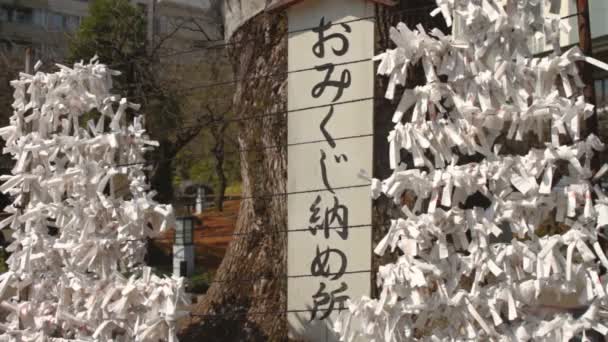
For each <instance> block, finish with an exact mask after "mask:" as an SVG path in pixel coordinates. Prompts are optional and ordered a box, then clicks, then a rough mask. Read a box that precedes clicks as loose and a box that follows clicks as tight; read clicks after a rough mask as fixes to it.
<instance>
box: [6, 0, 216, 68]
mask: <svg viewBox="0 0 608 342" xmlns="http://www.w3.org/2000/svg"><path fill="white" fill-rule="evenodd" d="M132 2H133V3H135V4H137V6H139V7H140V8H141V9H142V11H144V12H145V13H146V17H147V18H148V37H149V39H150V40H151V41H156V42H158V41H160V40H161V39H162V41H163V48H164V49H168V50H184V49H188V48H192V47H195V46H199V45H200V44H201V41H206V40H218V39H221V38H222V33H221V31H222V30H221V24H220V23H219V22H218V20H217V19H215V18H217V17H218V15H217V14H216V13H215V12H216V11H217V8H215V7H214V6H211V5H210V4H209V1H207V0H201V1H184V0H161V1H159V2H156V1H155V0H133V1H132ZM89 4H90V1H87V0H46V1H41V0H0V51H2V52H7V51H17V50H21V49H22V48H24V47H31V48H33V52H34V58H35V59H43V60H45V61H62V60H63V59H64V58H65V56H66V54H67V51H68V42H69V36H70V35H71V34H73V33H74V32H75V31H76V30H77V29H78V27H79V25H80V23H81V22H82V19H83V18H84V17H86V16H87V15H88V14H89ZM167 35H170V39H163V38H164V36H167ZM176 60H177V61H179V62H184V61H188V59H187V58H186V59H176Z"/></svg>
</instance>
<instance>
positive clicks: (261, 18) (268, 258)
mask: <svg viewBox="0 0 608 342" xmlns="http://www.w3.org/2000/svg"><path fill="white" fill-rule="evenodd" d="M286 26H287V25H286V19H285V17H284V16H283V15H276V14H273V15H267V14H260V15H258V16H257V17H255V18H253V19H252V20H250V21H249V22H248V23H247V24H245V25H244V26H243V27H242V28H240V29H239V31H238V32H237V33H236V34H235V35H234V36H233V38H232V40H233V41H234V42H240V43H238V44H235V45H234V48H233V49H232V51H231V54H232V56H233V64H234V69H235V73H234V77H235V78H236V79H239V80H244V81H242V82H239V83H238V84H237V87H236V92H235V95H234V106H233V109H234V111H235V113H236V116H237V117H238V118H242V119H244V120H243V121H241V122H240V125H241V127H240V129H239V137H238V139H239V145H240V146H239V147H240V149H241V150H242V151H243V152H241V175H242V178H243V193H242V195H243V200H242V202H241V207H240V210H239V217H238V220H237V226H236V231H235V233H236V234H237V235H236V236H235V237H234V238H233V241H232V242H231V244H230V246H229V248H228V251H227V253H226V255H225V257H224V260H223V261H222V264H221V265H220V267H219V269H218V271H217V273H216V277H215V281H214V283H213V284H212V286H211V287H210V288H209V290H208V292H207V294H206V295H205V296H204V297H203V298H202V301H201V302H200V303H199V304H198V305H197V306H196V307H195V308H194V310H193V314H194V317H193V319H192V324H191V325H190V328H188V329H186V331H185V332H184V340H193V341H194V340H205V341H283V340H286V336H287V327H286V320H285V314H284V313H283V312H285V310H286V297H285V296H286V278H285V274H286V269H285V265H286V262H285V258H286V241H287V237H286V234H285V233H283V232H281V231H284V230H286V225H287V204H286V203H287V201H286V198H285V196H280V195H278V196H277V195H272V194H281V193H285V191H286V180H287V149H286V147H283V148H272V149H260V148H261V147H263V146H285V145H286V142H287V120H286V114H285V113H280V112H283V111H285V109H286V99H287V96H286V79H285V75H280V76H277V77H258V76H260V75H268V74H276V73H277V72H278V71H284V70H286V68H287V63H286V62H287V58H286V53H287V37H286V34H285V32H286ZM277 112H279V113H277ZM252 196H253V197H254V198H251V197H252ZM277 231H279V232H277ZM240 234H245V235H240Z"/></svg>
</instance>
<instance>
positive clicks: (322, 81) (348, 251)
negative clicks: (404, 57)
mask: <svg viewBox="0 0 608 342" xmlns="http://www.w3.org/2000/svg"><path fill="white" fill-rule="evenodd" d="M373 15H374V5H373V4H372V3H370V2H366V1H364V0H331V1H327V0H312V1H304V2H300V3H298V4H296V5H293V6H292V7H290V8H289V9H288V21H289V32H294V33H290V35H289V40H288V46H289V47H288V70H289V71H290V73H289V75H288V109H289V117H288V143H289V147H288V186H287V187H288V192H289V193H290V195H289V196H288V213H289V214H288V215H289V217H288V222H289V224H288V226H289V230H290V232H289V236H288V295H287V296H288V304H287V306H288V307H287V310H288V322H289V330H290V336H291V337H292V338H297V339H303V340H308V341H337V340H338V338H337V336H336V335H335V334H334V333H333V322H334V321H335V319H336V317H338V315H339V314H340V312H341V311H344V310H341V309H344V308H346V300H347V299H349V298H352V299H357V298H360V297H361V296H369V294H370V275H371V273H370V269H371V249H372V247H371V199H370V189H369V186H368V184H369V181H368V180H365V179H362V178H361V177H359V176H358V175H359V172H360V170H366V171H367V172H368V173H371V170H372V148H373V140H372V134H373V96H374V88H373V85H374V82H373V77H374V72H373V62H372V61H371V58H372V57H373V52H374V20H373V19H372V18H373ZM311 69H312V70H311Z"/></svg>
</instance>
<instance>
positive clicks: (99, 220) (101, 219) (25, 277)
mask: <svg viewBox="0 0 608 342" xmlns="http://www.w3.org/2000/svg"><path fill="white" fill-rule="evenodd" d="M58 67H59V71H57V72H55V73H43V72H36V73H35V74H33V75H29V74H25V73H22V74H20V76H19V79H17V80H14V81H12V82H11V85H12V86H13V87H14V89H15V92H14V99H15V100H14V103H13V110H14V112H13V115H12V116H11V118H10V124H9V125H8V126H6V127H3V128H0V136H2V138H3V139H4V140H5V142H6V147H5V148H4V153H8V154H10V155H11V156H12V157H13V159H15V167H14V168H13V170H12V174H11V175H8V176H3V177H2V178H3V179H2V180H3V181H4V183H3V184H2V186H0V190H1V191H3V192H5V193H7V194H9V195H11V196H12V197H13V198H14V202H13V205H12V206H8V207H7V208H6V209H5V211H6V212H7V213H9V215H10V216H9V217H7V218H6V219H4V220H3V221H2V222H0V226H1V227H2V228H5V229H11V230H13V233H12V237H13V239H14V240H13V242H12V243H11V244H10V246H9V247H8V248H7V249H8V251H10V252H11V253H12V254H11V256H10V258H9V259H8V266H9V271H8V272H6V273H4V274H2V275H0V307H1V308H0V310H2V317H3V321H2V322H0V333H1V335H0V340H1V341H40V342H42V341H176V340H177V339H176V320H177V319H178V318H179V317H181V316H183V315H185V314H187V313H186V312H183V311H181V309H180V308H181V307H182V306H183V304H186V303H187V297H186V295H185V292H184V280H183V278H160V277H158V276H156V275H154V274H152V273H151V269H150V268H149V267H145V266H144V263H143V261H144V256H145V252H146V239H147V238H150V237H154V236H156V235H157V234H158V233H159V232H162V231H164V230H166V229H168V228H169V227H170V226H171V225H172V224H173V222H174V215H173V209H172V208H171V206H167V205H161V204H158V203H157V202H155V201H154V200H153V196H154V192H153V191H149V186H148V184H147V183H146V176H145V174H144V167H143V165H144V164H145V159H144V153H145V152H146V151H148V150H150V149H151V148H153V147H154V146H158V144H157V143H156V142H154V141H151V140H149V138H148V137H147V135H146V133H145V129H144V127H143V123H142V121H143V116H142V115H140V114H137V113H136V112H137V110H138V109H139V106H138V105H136V104H134V103H131V102H129V101H128V100H127V99H125V98H121V97H119V96H117V95H112V94H111V93H110V90H111V89H112V76H115V75H118V74H119V73H118V72H117V71H114V70H110V69H109V68H108V67H107V66H105V65H103V64H100V63H98V62H97V61H96V60H95V59H93V60H92V61H91V62H90V63H88V64H83V63H76V64H75V65H74V67H73V68H69V67H66V66H63V65H58ZM128 120H131V121H132V122H131V123H130V124H129V125H128V126H125V125H124V123H125V122H128ZM117 175H123V176H124V177H126V178H127V179H128V180H129V196H128V199H125V198H123V197H117V196H115V195H114V191H115V190H116V189H113V188H112V187H111V186H110V184H111V182H112V178H113V177H116V176H117ZM118 190H120V189H118ZM118 192H120V191H118ZM123 193H124V191H123ZM55 230H56V233H54V232H53V231H55Z"/></svg>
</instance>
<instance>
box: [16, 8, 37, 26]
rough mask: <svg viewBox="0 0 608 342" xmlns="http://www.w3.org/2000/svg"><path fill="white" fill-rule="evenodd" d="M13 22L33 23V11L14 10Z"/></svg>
mask: <svg viewBox="0 0 608 342" xmlns="http://www.w3.org/2000/svg"><path fill="white" fill-rule="evenodd" d="M14 21H15V22H17V23H21V24H32V23H33V22H34V10H33V9H31V8H15V14H14Z"/></svg>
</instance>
